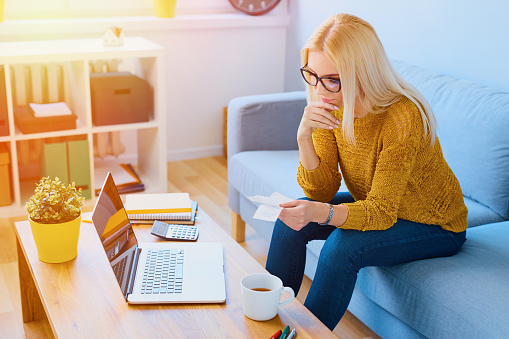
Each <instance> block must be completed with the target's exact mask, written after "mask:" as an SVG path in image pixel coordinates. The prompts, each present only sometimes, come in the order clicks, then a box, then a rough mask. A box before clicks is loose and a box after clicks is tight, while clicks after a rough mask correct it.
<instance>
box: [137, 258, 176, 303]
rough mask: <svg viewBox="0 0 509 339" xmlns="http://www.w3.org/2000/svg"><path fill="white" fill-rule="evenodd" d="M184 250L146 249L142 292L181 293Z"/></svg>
mask: <svg viewBox="0 0 509 339" xmlns="http://www.w3.org/2000/svg"><path fill="white" fill-rule="evenodd" d="M183 268H184V250H183V249H175V248H172V249H168V250H148V254H147V262H146V264H145V268H144V270H143V281H142V284H141V293H142V294H168V293H182V278H183V276H182V275H183V274H182V273H183Z"/></svg>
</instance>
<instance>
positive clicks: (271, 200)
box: [247, 192, 294, 221]
mask: <svg viewBox="0 0 509 339" xmlns="http://www.w3.org/2000/svg"><path fill="white" fill-rule="evenodd" d="M247 198H248V199H249V200H251V201H252V202H257V203H261V205H260V206H259V207H258V209H257V210H256V212H255V214H254V216H253V218H255V219H259V220H266V221H276V220H277V218H278V217H279V213H281V211H282V210H283V208H282V207H279V204H282V203H284V202H288V201H293V200H294V199H290V198H288V197H286V196H284V195H282V194H281V193H278V192H274V193H272V194H271V195H270V197H264V196H261V195H255V196H253V197H247Z"/></svg>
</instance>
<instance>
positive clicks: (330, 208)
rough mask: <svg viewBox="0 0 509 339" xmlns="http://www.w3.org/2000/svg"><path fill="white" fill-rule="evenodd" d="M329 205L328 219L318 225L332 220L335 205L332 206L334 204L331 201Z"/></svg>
mask: <svg viewBox="0 0 509 339" xmlns="http://www.w3.org/2000/svg"><path fill="white" fill-rule="evenodd" d="M327 205H329V216H328V217H327V220H325V222H324V223H321V222H319V223H318V225H322V226H325V225H328V224H329V223H330V221H331V220H332V216H333V215H334V207H332V205H331V204H329V203H327Z"/></svg>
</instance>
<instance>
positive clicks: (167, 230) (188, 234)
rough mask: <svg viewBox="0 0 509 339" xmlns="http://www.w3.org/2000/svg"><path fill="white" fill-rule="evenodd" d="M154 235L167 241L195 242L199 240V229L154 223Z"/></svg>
mask: <svg viewBox="0 0 509 339" xmlns="http://www.w3.org/2000/svg"><path fill="white" fill-rule="evenodd" d="M150 233H152V234H153V235H156V236H158V237H161V238H164V239H166V240H189V241H194V240H196V239H198V227H196V226H189V225H176V224H175V225H173V224H167V223H164V222H161V221H159V220H155V221H154V225H153V226H152V230H151V231H150Z"/></svg>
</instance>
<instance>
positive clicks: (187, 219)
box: [127, 201, 198, 225]
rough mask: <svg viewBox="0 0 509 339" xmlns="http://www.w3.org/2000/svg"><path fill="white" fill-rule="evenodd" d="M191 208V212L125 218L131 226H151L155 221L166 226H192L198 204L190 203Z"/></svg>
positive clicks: (131, 215)
mask: <svg viewBox="0 0 509 339" xmlns="http://www.w3.org/2000/svg"><path fill="white" fill-rule="evenodd" d="M191 206H192V207H191V212H176V213H152V214H128V215H127V216H128V217H129V220H130V221H131V223H132V224H153V223H154V221H155V220H159V221H162V222H165V223H167V224H182V225H194V223H195V221H196V213H197V211H198V202H197V201H192V202H191Z"/></svg>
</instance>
